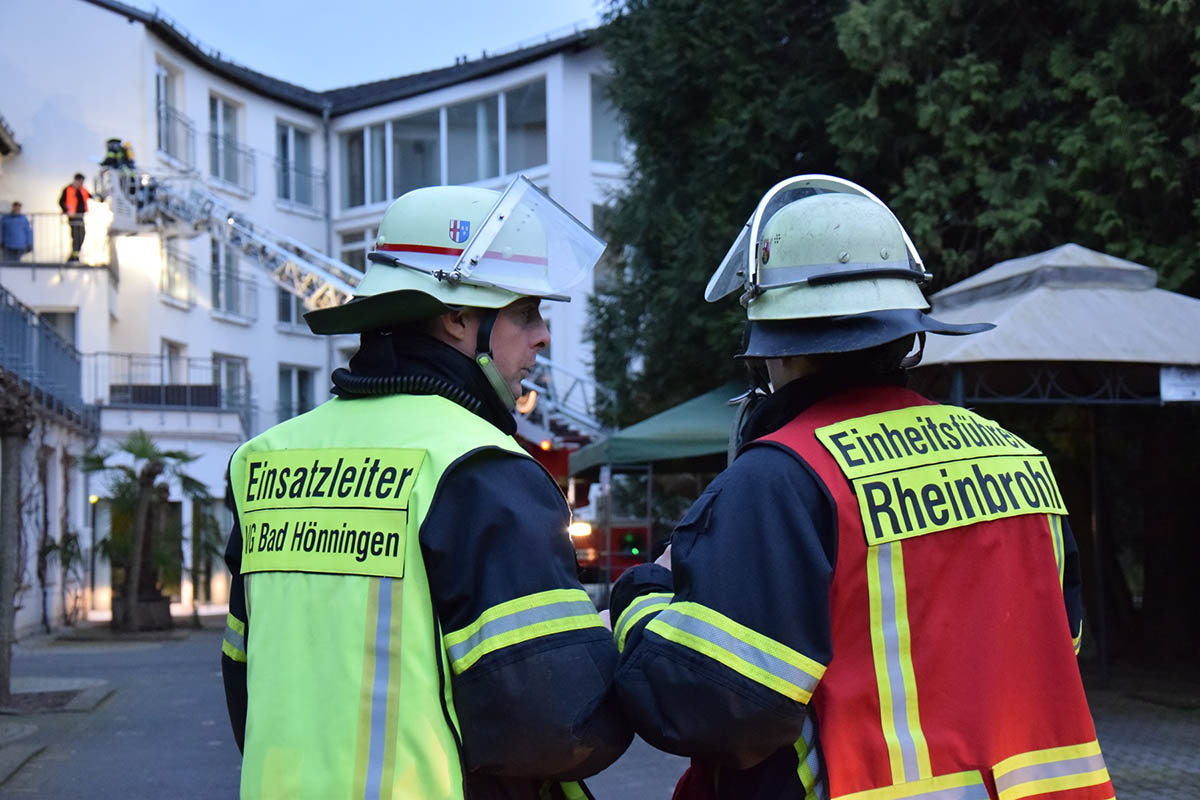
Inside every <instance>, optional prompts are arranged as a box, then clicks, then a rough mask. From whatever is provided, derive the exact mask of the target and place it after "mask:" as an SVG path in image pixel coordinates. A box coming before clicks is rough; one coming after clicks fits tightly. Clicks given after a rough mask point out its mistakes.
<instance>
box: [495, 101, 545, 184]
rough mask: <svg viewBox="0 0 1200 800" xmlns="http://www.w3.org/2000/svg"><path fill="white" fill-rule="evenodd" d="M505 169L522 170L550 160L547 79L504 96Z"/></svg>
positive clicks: (509, 170)
mask: <svg viewBox="0 0 1200 800" xmlns="http://www.w3.org/2000/svg"><path fill="white" fill-rule="evenodd" d="M504 117H505V121H504V130H505V135H506V145H505V150H506V154H507V155H506V161H507V163H506V164H505V169H506V170H507V171H508V172H520V171H521V170H523V169H529V168H530V167H536V166H539V165H541V164H545V163H546V80H545V79H544V78H543V79H542V80H539V81H535V82H534V83H530V84H527V85H525V86H521V87H519V88H516V89H513V90H512V91H509V92H507V93H506V94H505V96H504Z"/></svg>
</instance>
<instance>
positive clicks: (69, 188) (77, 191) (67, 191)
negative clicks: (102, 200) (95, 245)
mask: <svg viewBox="0 0 1200 800" xmlns="http://www.w3.org/2000/svg"><path fill="white" fill-rule="evenodd" d="M83 180H84V179H83V174H82V173H79V172H76V173H75V177H74V178H73V179H72V180H71V182H70V183H68V184H67V185H66V186H64V187H63V190H62V194H60V195H59V196H58V207H59V208H61V209H62V212H63V213H64V214H66V215H67V222H68V223H70V225H71V255H70V256H69V257H68V258H67V261H78V260H79V251H80V250H82V249H83V237H84V234H85V231H84V224H83V215H84V214H86V213H87V210H88V200H90V199H91V197H92V196H91V195H90V194H88V190H87V189H85V188H83Z"/></svg>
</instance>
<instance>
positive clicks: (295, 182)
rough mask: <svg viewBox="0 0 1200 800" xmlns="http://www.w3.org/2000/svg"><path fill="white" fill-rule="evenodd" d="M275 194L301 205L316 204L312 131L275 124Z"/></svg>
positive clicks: (281, 198) (312, 205)
mask: <svg viewBox="0 0 1200 800" xmlns="http://www.w3.org/2000/svg"><path fill="white" fill-rule="evenodd" d="M275 151H276V165H277V167H278V168H277V169H276V172H275V196H276V197H278V198H279V199H280V200H287V201H289V202H292V203H295V204H296V205H300V206H307V207H309V208H312V207H314V205H315V202H314V195H315V191H314V187H313V179H314V177H315V173H314V172H313V165H312V134H311V133H310V132H309V131H306V130H302V129H300V128H297V127H296V126H294V125H289V124H288V123H286V122H276V123H275Z"/></svg>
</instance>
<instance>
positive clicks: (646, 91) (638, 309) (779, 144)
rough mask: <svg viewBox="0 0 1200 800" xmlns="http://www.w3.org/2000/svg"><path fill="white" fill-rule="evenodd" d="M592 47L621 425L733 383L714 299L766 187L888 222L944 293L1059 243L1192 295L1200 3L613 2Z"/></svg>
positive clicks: (602, 315)
mask: <svg viewBox="0 0 1200 800" xmlns="http://www.w3.org/2000/svg"><path fill="white" fill-rule="evenodd" d="M608 19H609V24H608V25H607V26H606V28H605V29H604V31H603V33H602V34H601V38H602V44H603V46H604V48H605V50H606V52H607V54H608V56H609V59H610V61H611V63H612V68H613V72H614V78H613V81H612V83H611V92H612V101H613V103H614V105H615V106H616V108H617V110H618V111H619V112H620V114H621V115H622V116H623V118H624V120H625V124H626V133H627V135H628V138H629V140H630V141H631V143H632V145H633V147H634V161H633V164H632V169H631V174H630V179H629V181H628V184H627V186H626V189H625V190H624V192H623V193H622V194H621V195H620V196H619V197H617V198H616V202H615V204H614V208H613V209H612V210H611V211H610V213H608V214H606V215H605V217H604V218H603V219H601V220H600V223H601V227H602V228H603V230H602V232H603V233H604V234H605V235H606V236H607V238H609V240H610V241H611V242H613V243H614V244H615V245H616V247H615V248H614V249H613V250H610V252H616V253H618V254H619V257H617V258H615V259H613V261H612V262H610V263H609V264H607V265H606V266H605V267H604V268H602V269H600V270H598V275H597V284H596V293H595V296H594V299H593V316H592V325H591V329H590V335H591V338H592V341H593V346H594V354H595V371H596V375H597V377H598V378H599V379H600V380H601V381H603V382H605V383H608V384H610V385H612V386H613V387H614V388H617V389H618V390H619V391H618V396H619V397H621V398H622V405H621V407H620V408H619V409H615V410H613V409H610V413H611V415H612V416H613V417H614V418H615V419H616V421H617V422H619V423H621V424H627V423H629V422H632V421H635V420H637V419H640V418H643V417H645V416H646V415H648V414H650V413H653V412H655V411H658V410H661V409H662V408H665V407H667V406H670V405H672V404H674V403H677V402H679V401H682V400H684V399H686V398H688V397H691V396H694V395H695V394H697V393H699V392H700V391H703V390H706V389H710V388H712V387H713V386H716V385H718V384H719V383H720V382H721V381H722V380H725V379H727V377H729V376H730V375H731V374H733V373H734V367H733V365H732V362H731V360H730V358H729V356H730V355H731V354H732V353H733V352H735V350H736V348H737V343H738V341H739V335H740V332H741V328H742V322H741V321H742V313H741V309H740V308H738V307H737V305H736V301H735V300H734V299H732V298H731V299H729V300H726V301H724V302H723V303H721V304H718V305H716V306H706V305H704V303H703V301H702V300H701V291H702V289H703V287H704V283H705V280H706V279H707V277H708V275H709V274H710V273H711V272H712V270H713V268H714V267H715V266H716V264H717V263H718V262H719V261H720V259H721V257H722V256H723V255H724V253H725V250H726V248H727V247H728V246H729V244H730V243H731V242H732V240H733V238H734V235H735V234H736V232H737V229H738V228H739V226H741V225H742V224H743V223H744V222H745V220H746V217H747V216H748V215H749V214H750V212H751V211H752V209H753V207H754V204H755V203H756V202H757V200H758V199H759V198H760V197H761V195H762V193H763V192H764V191H766V189H767V188H768V187H770V186H771V185H772V184H773V183H775V182H776V181H777V180H779V179H781V178H784V177H787V176H789V175H793V174H798V173H803V172H831V173H833V174H839V175H843V176H845V177H848V178H850V179H852V180H855V181H857V182H859V183H861V184H863V185H864V186H866V187H867V188H869V189H871V190H872V191H874V192H875V193H876V194H878V195H879V196H880V197H882V198H883V199H884V200H885V201H886V202H888V203H889V205H891V206H892V207H893V208H894V209H895V211H896V213H897V215H898V216H899V217H900V219H901V220H902V221H904V223H905V226H906V227H907V228H908V230H909V233H910V234H911V235H912V238H913V240H914V242H915V243H916V244H917V247H918V248H919V249H920V251H921V254H922V256H923V257H924V258H925V260H926V262H927V263H928V265H929V266H930V268H931V271H933V272H934V273H935V275H936V279H937V284H936V285H935V287H934V288H935V289H936V288H940V286H942V285H945V284H946V283H950V282H953V281H956V280H959V279H961V278H963V277H966V276H967V275H969V274H972V273H974V272H976V271H978V270H980V269H983V268H985V267H987V266H990V265H991V264H993V263H995V262H997V261H1000V260H1003V259H1006V258H1012V257H1017V256H1023V255H1028V254H1031V253H1035V252H1038V251H1041V250H1045V249H1047V248H1050V247H1054V246H1056V245H1059V244H1063V243H1065V242H1070V241H1074V242H1078V243H1079V244H1082V245H1084V246H1086V247H1091V248H1093V249H1096V250H1100V251H1104V252H1108V253H1112V254H1113V255H1116V256H1120V257H1123V258H1128V259H1132V260H1134V261H1138V262H1141V263H1144V264H1147V265H1149V266H1152V267H1154V268H1155V269H1156V270H1157V271H1158V273H1159V276H1160V285H1161V286H1164V287H1165V288H1169V289H1176V290H1180V291H1184V292H1189V293H1192V294H1197V293H1200V275H1198V270H1197V267H1198V266H1200V8H1198V4H1197V3H1196V2H1194V0H1167V1H1166V2H1150V0H1089V1H1088V2H1084V0H1062V2H1057V3H1038V4H1032V5H1029V4H1027V5H1025V6H1014V5H1012V4H1011V3H1002V2H999V1H998V0H983V2H976V3H965V2H962V0H932V1H931V2H926V0H856V2H853V3H849V4H847V3H844V2H833V3H819V2H810V3H803V2H802V3H788V2H759V3H755V2H748V1H747V0H728V1H725V2H715V0H696V1H695V2H683V0H630V1H629V2H625V3H621V2H616V3H614V4H613V6H612V7H611V8H610V10H609V13H608Z"/></svg>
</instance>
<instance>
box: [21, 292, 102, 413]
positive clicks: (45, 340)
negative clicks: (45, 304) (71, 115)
mask: <svg viewBox="0 0 1200 800" xmlns="http://www.w3.org/2000/svg"><path fill="white" fill-rule="evenodd" d="M0 370H3V371H5V372H8V373H9V374H10V375H12V376H13V377H15V378H16V379H17V380H18V381H20V382H22V383H23V384H25V385H26V386H27V387H28V388H29V389H30V390H31V391H32V393H33V394H34V395H35V396H37V397H38V398H39V399H40V401H41V402H42V403H43V404H45V405H50V406H52V407H56V408H60V409H62V410H65V411H69V412H71V413H73V414H75V415H77V416H79V417H81V418H86V417H87V416H88V415H87V413H86V411H87V409H86V407H85V406H84V402H83V391H82V381H81V378H80V355H79V351H78V350H76V349H75V348H74V347H73V346H71V344H70V343H69V342H68V341H67V340H66V339H64V338H63V337H62V336H60V335H59V334H58V333H57V332H56V331H55V330H53V329H52V328H51V327H50V326H49V325H47V324H46V323H44V322H43V321H42V319H41V318H40V317H38V315H37V313H36V312H35V311H33V310H32V309H30V308H28V307H26V306H25V305H23V304H22V303H21V302H20V301H19V300H17V299H16V298H15V297H13V296H12V295H11V294H9V293H8V292H7V291H6V290H5V289H4V288H3V287H0Z"/></svg>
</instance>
